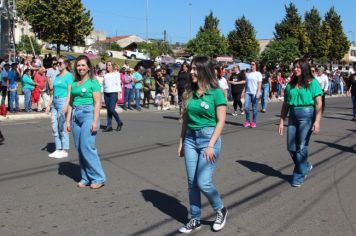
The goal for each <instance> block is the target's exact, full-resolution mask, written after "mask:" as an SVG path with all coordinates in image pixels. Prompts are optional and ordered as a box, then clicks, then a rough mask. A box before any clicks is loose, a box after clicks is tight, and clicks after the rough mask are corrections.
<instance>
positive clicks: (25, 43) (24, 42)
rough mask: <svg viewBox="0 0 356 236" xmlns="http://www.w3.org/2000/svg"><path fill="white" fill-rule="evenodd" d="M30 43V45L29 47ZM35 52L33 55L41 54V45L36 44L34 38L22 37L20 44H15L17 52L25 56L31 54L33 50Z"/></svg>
mask: <svg viewBox="0 0 356 236" xmlns="http://www.w3.org/2000/svg"><path fill="white" fill-rule="evenodd" d="M31 43H32V45H31ZM32 46H33V50H34V51H35V54H37V55H38V54H40V53H41V45H39V44H38V43H37V41H36V40H35V38H34V37H32V36H31V38H30V36H28V35H22V36H21V39H20V42H19V43H18V44H16V48H17V50H18V51H22V52H24V53H26V54H33V50H32Z"/></svg>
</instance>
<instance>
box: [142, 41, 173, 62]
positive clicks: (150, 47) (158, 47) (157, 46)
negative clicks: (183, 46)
mask: <svg viewBox="0 0 356 236" xmlns="http://www.w3.org/2000/svg"><path fill="white" fill-rule="evenodd" d="M137 47H138V49H140V50H142V51H144V52H146V53H149V54H150V56H151V58H155V57H157V56H160V55H163V54H164V55H172V54H173V51H172V48H171V46H170V45H169V44H168V43H167V42H166V41H161V40H160V41H153V42H140V43H138V44H137Z"/></svg>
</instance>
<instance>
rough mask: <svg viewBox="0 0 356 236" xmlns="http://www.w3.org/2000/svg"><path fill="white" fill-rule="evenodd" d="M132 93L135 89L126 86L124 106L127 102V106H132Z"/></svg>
mask: <svg viewBox="0 0 356 236" xmlns="http://www.w3.org/2000/svg"><path fill="white" fill-rule="evenodd" d="M132 93H133V89H132V88H126V87H125V100H124V106H126V103H127V107H128V108H131V100H132Z"/></svg>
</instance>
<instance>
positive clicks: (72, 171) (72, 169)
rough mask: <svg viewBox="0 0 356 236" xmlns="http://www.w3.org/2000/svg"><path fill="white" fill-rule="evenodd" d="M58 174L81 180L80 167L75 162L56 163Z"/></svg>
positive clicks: (77, 180) (76, 180)
mask: <svg viewBox="0 0 356 236" xmlns="http://www.w3.org/2000/svg"><path fill="white" fill-rule="evenodd" d="M58 174H59V175H65V176H67V177H69V178H71V179H72V180H74V181H75V182H79V181H80V180H81V176H80V167H79V165H77V164H73V163H71V162H61V163H59V164H58Z"/></svg>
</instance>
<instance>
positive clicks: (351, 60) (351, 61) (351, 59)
mask: <svg viewBox="0 0 356 236" xmlns="http://www.w3.org/2000/svg"><path fill="white" fill-rule="evenodd" d="M342 61H343V62H344V63H345V64H348V65H351V66H352V67H356V44H355V42H353V43H352V44H351V45H350V48H349V51H348V52H347V54H345V56H344V58H343V59H342Z"/></svg>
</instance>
